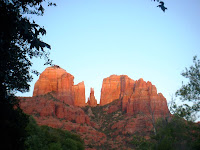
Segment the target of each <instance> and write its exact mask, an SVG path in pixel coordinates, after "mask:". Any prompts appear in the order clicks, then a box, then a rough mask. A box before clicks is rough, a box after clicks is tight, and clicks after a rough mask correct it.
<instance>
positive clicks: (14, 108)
mask: <svg viewBox="0 0 200 150" xmlns="http://www.w3.org/2000/svg"><path fill="white" fill-rule="evenodd" d="M45 1H46V0H1V1H0V12H1V13H0V22H1V28H0V100H1V101H0V119H1V123H0V131H1V139H3V140H2V144H1V148H2V149H10V150H13V149H15V150H18V149H20V150H23V149H24V146H23V145H24V144H23V143H24V139H25V136H26V131H25V130H24V128H25V127H26V126H27V124H28V118H27V116H26V115H25V114H24V113H23V112H22V110H21V109H20V108H19V104H18V100H17V99H16V98H14V93H15V92H16V91H20V92H26V91H28V90H29V82H30V81H31V80H32V76H31V74H30V72H31V70H30V67H31V66H32V62H31V59H32V58H34V57H36V58H37V57H39V58H44V59H45V60H46V62H47V64H48V63H50V62H51V61H50V60H49V58H48V55H49V52H48V51H47V50H46V48H48V49H50V45H48V44H47V43H45V42H43V41H42V40H41V36H43V35H45V34H46V30H45V29H44V28H43V27H40V26H39V25H38V24H36V23H35V21H34V20H30V19H29V18H28V16H29V17H30V14H35V15H42V14H43V13H44V8H43V6H42V5H43V4H44V3H43V2H45ZM48 4H49V5H53V3H51V2H48ZM33 72H36V71H33ZM36 73H37V72H36Z"/></svg>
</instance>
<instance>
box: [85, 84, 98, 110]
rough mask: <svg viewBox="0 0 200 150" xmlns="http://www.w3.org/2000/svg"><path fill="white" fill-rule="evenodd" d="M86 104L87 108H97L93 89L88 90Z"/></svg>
mask: <svg viewBox="0 0 200 150" xmlns="http://www.w3.org/2000/svg"><path fill="white" fill-rule="evenodd" d="M87 104H88V105H89V106H91V107H96V106H97V100H96V99H95V96H94V89H93V88H91V89H90V97H89V98H88V102H87Z"/></svg>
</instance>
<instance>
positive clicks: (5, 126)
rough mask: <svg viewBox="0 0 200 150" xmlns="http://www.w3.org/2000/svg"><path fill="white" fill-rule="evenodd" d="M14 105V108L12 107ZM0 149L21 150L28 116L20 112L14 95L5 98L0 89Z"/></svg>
mask: <svg viewBox="0 0 200 150" xmlns="http://www.w3.org/2000/svg"><path fill="white" fill-rule="evenodd" d="M13 107H15V109H13ZM0 120H1V121H0V133H1V134H0V136H1V149H6V150H13V149H14V150H23V149H24V140H25V138H26V131H25V130H24V128H25V127H26V125H27V124H28V116H27V115H26V114H24V113H23V112H22V110H21V109H20V108H19V106H18V101H17V99H15V97H11V96H10V97H8V98H7V99H5V97H4V95H3V92H2V91H0Z"/></svg>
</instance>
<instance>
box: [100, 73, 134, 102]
mask: <svg viewBox="0 0 200 150" xmlns="http://www.w3.org/2000/svg"><path fill="white" fill-rule="evenodd" d="M134 83H135V81H134V80H132V79H131V78H129V77H128V76H127V75H111V76H110V77H108V78H105V79H104V80H103V84H102V89H101V99H100V105H106V104H108V103H111V102H112V101H114V100H116V99H119V98H124V100H125V101H126V99H127V97H129V96H130V95H131V94H132V92H133V86H134ZM127 102H128V99H127Z"/></svg>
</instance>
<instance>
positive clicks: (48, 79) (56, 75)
mask: <svg viewBox="0 0 200 150" xmlns="http://www.w3.org/2000/svg"><path fill="white" fill-rule="evenodd" d="M49 92H54V93H55V96H56V98H57V99H59V100H61V101H63V102H64V103H66V104H69V105H76V106H84V105H85V86H84V82H82V83H79V84H77V85H74V76H73V75H71V74H70V73H67V72H66V71H65V70H64V69H62V68H60V67H59V66H52V67H48V68H46V69H45V70H44V71H43V72H42V73H41V75H40V77H39V79H38V81H37V82H36V83H35V86H34V91H33V96H39V95H45V94H47V93H49Z"/></svg>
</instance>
